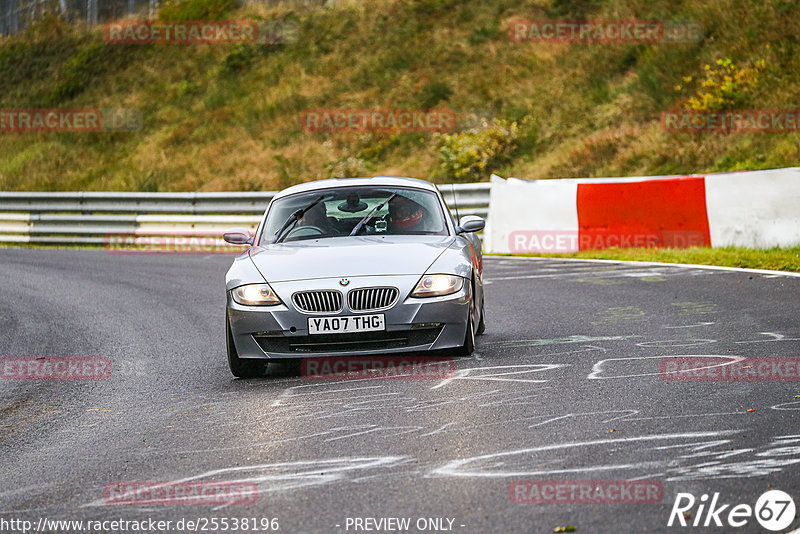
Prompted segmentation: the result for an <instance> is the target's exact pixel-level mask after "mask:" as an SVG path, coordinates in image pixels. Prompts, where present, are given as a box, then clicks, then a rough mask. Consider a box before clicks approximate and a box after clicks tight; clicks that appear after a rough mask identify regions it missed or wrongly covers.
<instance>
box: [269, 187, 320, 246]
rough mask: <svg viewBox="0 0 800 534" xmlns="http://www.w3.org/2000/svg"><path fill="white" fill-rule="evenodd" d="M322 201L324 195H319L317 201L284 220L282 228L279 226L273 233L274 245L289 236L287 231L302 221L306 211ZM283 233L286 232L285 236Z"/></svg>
mask: <svg viewBox="0 0 800 534" xmlns="http://www.w3.org/2000/svg"><path fill="white" fill-rule="evenodd" d="M323 200H325V195H321V196H320V197H319V198H318V199H316V200H315V201H314V202H312V203H311V204H309V205H308V206H306V207H305V208H300V209H299V210H297V211H295V212H294V213H292V214H291V215H289V218H288V219H286V222H285V223H283V226H281V228H280V230H278V231H277V232H275V236H276V239H275V241H274V243H280V242H281V241H283V240H284V239H285V238H286V236H287V235H289V232H288V231H287V230H289V229H290V228H291V227H293V226H294V225H295V224H297V221H299V220H300V219H302V218H303V215H305V214H306V212H307V211H308V210H310V209H311V208H313V207H314V206H316V205H317V204H319V203H320V202H322V201H323ZM285 231H287V232H286V234H283V232H285ZM282 234H283V235H282Z"/></svg>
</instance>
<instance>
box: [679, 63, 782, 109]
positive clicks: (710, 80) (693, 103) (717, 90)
mask: <svg viewBox="0 0 800 534" xmlns="http://www.w3.org/2000/svg"><path fill="white" fill-rule="evenodd" d="M765 67H766V60H764V59H760V60H758V61H756V62H755V63H754V65H753V66H752V67H745V68H738V67H736V65H734V64H733V61H731V59H730V58H725V59H718V60H717V61H716V62H715V63H714V64H710V65H706V66H705V69H704V70H705V73H704V74H705V79H704V80H703V81H702V83H701V84H700V87H699V88H698V90H697V96H693V97H691V98H689V100H688V101H687V102H686V104H685V106H684V107H685V108H686V109H690V110H693V111H711V110H728V109H736V108H738V107H739V106H741V105H742V104H743V103H744V102H745V101H746V99H747V97H748V96H749V94H750V93H751V92H752V91H753V89H755V87H756V86H757V85H758V80H759V74H760V73H761V72H763V70H764V68H765ZM683 81H684V83H686V84H690V83H692V82H693V81H694V79H693V78H692V77H691V76H687V77H685V78H684V79H683ZM675 89H676V90H678V91H682V90H683V86H682V85H678V86H676V87H675Z"/></svg>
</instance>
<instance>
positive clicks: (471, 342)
mask: <svg viewBox="0 0 800 534" xmlns="http://www.w3.org/2000/svg"><path fill="white" fill-rule="evenodd" d="M472 294H473V295H475V293H474V292H473V293H472ZM474 312H475V301H474V300H472V299H470V303H469V313H468V314H467V332H466V333H465V334H464V344H463V345H461V348H460V349H459V350H458V355H459V356H472V353H473V352H474V351H475V322H474V321H473V320H472V316H473V315H475V313H474Z"/></svg>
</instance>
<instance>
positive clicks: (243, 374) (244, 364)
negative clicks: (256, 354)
mask: <svg viewBox="0 0 800 534" xmlns="http://www.w3.org/2000/svg"><path fill="white" fill-rule="evenodd" d="M225 340H226V343H225V344H226V346H227V348H228V366H229V367H230V368H231V373H233V376H236V377H239V378H257V377H259V376H263V375H264V372H265V371H266V370H267V362H266V361H263V360H247V359H244V358H239V353H237V352H236V345H234V344H233V334H232V333H231V325H230V323H229V322H228V317H227V315H226V317H225Z"/></svg>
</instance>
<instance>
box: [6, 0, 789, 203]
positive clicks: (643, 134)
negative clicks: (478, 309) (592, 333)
mask: <svg viewBox="0 0 800 534" xmlns="http://www.w3.org/2000/svg"><path fill="white" fill-rule="evenodd" d="M320 4H322V2H305V1H299V0H298V1H288V0H287V1H285V2H280V3H256V2H250V3H247V4H246V7H243V8H236V7H235V6H236V2H235V1H233V0H183V1H176V2H170V3H169V4H167V7H166V8H165V11H164V13H162V15H163V16H164V17H165V18H170V19H176V18H181V17H188V18H197V17H198V16H200V15H202V16H207V17H208V18H217V19H229V20H235V19H238V20H256V21H271V22H272V23H273V24H286V25H289V24H291V25H292V27H294V28H296V36H297V39H296V40H295V41H293V42H288V43H285V44H281V45H195V46H180V45H112V44H108V43H106V42H105V41H103V38H102V35H101V31H100V29H99V28H95V29H92V30H86V29H83V28H81V27H79V26H75V27H72V26H69V25H67V24H65V23H63V22H61V21H59V20H58V19H54V18H50V19H47V20H45V21H42V22H41V23H38V24H36V25H34V26H32V27H31V28H30V29H29V30H28V31H26V32H25V33H23V34H20V35H18V36H14V37H11V38H6V39H0V108H25V107H39V108H47V107H63V108H74V107H89V108H134V109H138V110H140V111H141V112H142V116H143V120H144V125H143V128H142V129H141V131H138V132H132V133H113V134H110V133H93V134H77V133H26V134H15V133H1V134H0V190H18V191H26V190H35V191H65V190H112V191H236V190H274V189H277V188H281V187H285V186H287V185H291V184H293V183H298V182H303V181H307V180H312V179H319V178H327V177H334V176H336V177H340V176H352V175H365V174H384V173H385V174H402V175H410V176H417V177H420V178H427V179H433V180H435V181H438V182H450V181H453V180H456V179H461V180H484V179H487V178H488V176H489V174H490V173H491V172H492V171H494V172H497V173H498V174H500V175H502V176H516V177H522V178H563V177H576V176H582V177H595V176H639V175H659V174H682V173H706V172H719V171H728V170H742V169H763V168H774V167H785V166H793V165H796V164H797V162H798V161H800V136H797V135H796V134H794V135H792V134H763V133H762V134H729V135H722V134H688V133H682V134H668V133H666V132H664V131H663V129H662V128H661V126H660V114H661V112H662V111H664V110H667V109H671V108H675V107H676V106H680V105H681V102H684V101H686V100H687V99H688V98H689V97H691V96H694V95H695V93H696V92H697V90H698V89H699V88H700V83H701V82H702V80H703V77H704V72H705V71H704V66H705V65H706V64H709V63H711V64H714V62H715V61H716V60H718V59H725V58H730V59H731V61H732V62H733V63H734V64H735V65H737V66H739V67H741V68H746V67H748V66H752V65H754V64H755V62H756V61H758V60H761V59H764V60H765V61H766V67H765V68H764V69H763V72H761V73H760V74H759V75H758V80H757V83H756V84H755V85H754V86H753V87H752V88H747V90H744V89H743V90H741V91H738V92H737V95H736V98H737V103H738V104H737V105H739V106H741V107H742V108H766V109H792V108H796V107H797V101H796V94H797V90H796V88H797V87H798V86H800V41H798V40H797V38H796V28H797V22H798V17H797V11H796V2H795V0H763V1H760V2H741V1H740V0H707V1H705V2H694V1H690V0H591V1H588V0H587V1H579V2H578V1H566V0H537V1H531V0H493V1H491V2H486V1H484V0H406V1H397V0H335V1H333V2H328V4H330V5H332V6H333V7H326V6H322V5H320ZM198 14H200V15H198ZM514 18H525V19H557V18H562V19H579V18H588V19H599V20H602V19H659V20H692V21H696V22H698V23H699V24H701V25H702V26H703V28H704V30H705V38H704V40H703V41H701V42H699V43H688V44H664V43H650V44H630V43H627V44H626V43H612V44H605V45H600V44H591V43H577V44H557V43H538V44H537V43H514V42H511V41H510V40H509V38H508V34H507V28H508V23H509V21H511V20H512V19H514ZM688 77H692V81H691V82H686V81H685V79H686V78H688ZM678 86H680V89H678ZM376 107H377V108H425V107H435V108H450V109H452V110H454V111H456V112H457V113H458V114H459V115H458V116H459V122H458V131H457V132H455V137H454V138H452V139H450V142H445V138H442V137H440V136H438V135H437V134H433V133H386V132H384V133H380V132H378V133H333V134H331V133H309V132H305V131H303V130H302V129H301V127H300V113H301V112H302V111H303V110H304V109H306V108H376ZM493 119H497V120H498V121H501V124H502V125H505V126H502V127H497V128H494V127H493V124H494V123H493V122H492V121H493ZM513 123H516V127H514V128H512V127H509V126H508V125H510V124H513ZM472 128H474V129H475V130H476V132H475V133H469V132H468V130H470V129H472ZM493 128H494V129H493ZM487 129H488V130H489V131H487ZM481 132H483V133H481ZM473 152H474V154H477V155H473ZM443 158H444V159H443ZM443 162H444V163H443ZM464 168H468V170H469V172H464V173H461V174H459V173H458V172H457V171H459V170H463V169H464Z"/></svg>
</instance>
